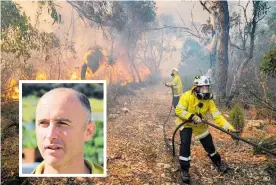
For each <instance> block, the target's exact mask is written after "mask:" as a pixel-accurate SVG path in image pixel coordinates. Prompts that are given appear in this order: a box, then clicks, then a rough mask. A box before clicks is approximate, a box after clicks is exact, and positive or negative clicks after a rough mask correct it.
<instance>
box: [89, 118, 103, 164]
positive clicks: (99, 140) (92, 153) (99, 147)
mask: <svg viewBox="0 0 276 185" xmlns="http://www.w3.org/2000/svg"><path fill="white" fill-rule="evenodd" d="M95 122H96V132H95V134H94V137H93V139H91V140H89V141H88V142H86V143H85V145H84V157H85V158H86V159H88V160H90V161H93V162H95V163H98V164H101V165H103V162H104V158H103V152H104V137H103V134H104V127H103V126H104V125H103V121H100V120H96V121H95Z"/></svg>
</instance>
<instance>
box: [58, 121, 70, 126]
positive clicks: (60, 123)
mask: <svg viewBox="0 0 276 185" xmlns="http://www.w3.org/2000/svg"><path fill="white" fill-rule="evenodd" d="M57 124H58V125H63V126H65V125H68V124H67V123H65V122H62V121H61V122H57Z"/></svg>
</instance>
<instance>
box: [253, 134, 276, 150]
mask: <svg viewBox="0 0 276 185" xmlns="http://www.w3.org/2000/svg"><path fill="white" fill-rule="evenodd" d="M254 142H255V143H258V145H259V146H261V147H263V148H266V149H268V150H271V151H273V152H276V150H275V148H276V138H275V137H273V136H270V137H264V138H256V139H254ZM253 153H254V154H260V153H262V150H261V149H260V148H257V147H254V148H253Z"/></svg>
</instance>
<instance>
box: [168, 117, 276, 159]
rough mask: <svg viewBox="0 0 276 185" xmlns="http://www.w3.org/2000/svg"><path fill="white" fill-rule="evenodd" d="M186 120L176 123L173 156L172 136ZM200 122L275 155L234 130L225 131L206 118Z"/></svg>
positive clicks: (275, 154)
mask: <svg viewBox="0 0 276 185" xmlns="http://www.w3.org/2000/svg"><path fill="white" fill-rule="evenodd" d="M187 122H189V121H188V120H186V121H184V122H183V123H181V124H180V125H178V126H177V128H176V129H175V131H174V133H173V138H172V147H173V156H175V147H174V138H175V134H176V132H177V131H178V129H179V128H180V127H182V126H183V125H184V124H185V123H187ZM202 123H204V124H206V125H209V126H211V127H214V128H215V129H218V130H220V131H222V132H224V133H226V134H228V135H230V136H232V138H234V139H236V140H240V141H243V142H245V143H247V144H249V145H251V146H254V147H256V148H259V149H261V150H263V151H265V152H266V153H268V154H271V155H273V156H276V153H275V152H273V151H271V150H269V149H267V148H264V147H262V146H260V145H258V144H256V143H253V142H251V141H248V140H246V139H244V138H241V137H239V136H237V135H236V134H235V132H229V131H227V130H225V129H223V128H220V127H218V126H217V125H214V124H212V123H209V122H208V121H206V120H202Z"/></svg>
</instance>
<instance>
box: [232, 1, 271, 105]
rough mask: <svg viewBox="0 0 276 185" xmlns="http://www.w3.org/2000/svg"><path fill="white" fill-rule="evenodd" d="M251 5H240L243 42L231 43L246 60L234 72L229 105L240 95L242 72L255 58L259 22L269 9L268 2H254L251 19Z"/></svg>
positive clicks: (239, 25)
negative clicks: (248, 10) (249, 11)
mask: <svg viewBox="0 0 276 185" xmlns="http://www.w3.org/2000/svg"><path fill="white" fill-rule="evenodd" d="M249 3H250V1H248V2H247V4H246V5H245V6H242V5H239V6H240V7H241V8H242V10H243V15H244V20H245V24H243V23H242V22H241V21H238V23H237V26H238V30H239V32H238V33H239V34H238V38H239V40H240V41H241V42H240V44H239V45H238V44H235V43H234V42H231V47H234V48H236V49H238V50H240V51H241V52H242V54H243V57H244V60H243V61H242V62H241V64H240V65H239V66H238V68H237V70H236V72H234V80H233V83H232V86H231V88H230V92H229V95H228V99H227V104H229V103H230V101H231V100H232V99H233V98H234V97H235V96H236V95H238V94H239V89H240V85H241V76H242V71H243V69H244V68H245V67H246V66H247V65H248V64H249V63H250V62H251V61H252V58H253V54H254V45H255V37H256V29H257V25H258V22H259V21H261V20H262V19H263V18H264V17H265V15H266V12H267V9H268V8H269V7H268V5H267V2H265V1H252V5H253V12H252V19H249V18H248V15H247V8H248V6H249ZM243 25H244V26H243ZM248 40H249V47H248V48H247V46H248Z"/></svg>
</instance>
